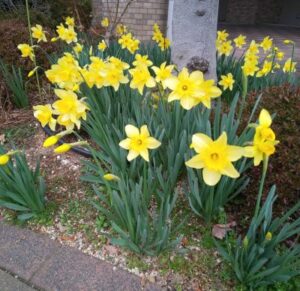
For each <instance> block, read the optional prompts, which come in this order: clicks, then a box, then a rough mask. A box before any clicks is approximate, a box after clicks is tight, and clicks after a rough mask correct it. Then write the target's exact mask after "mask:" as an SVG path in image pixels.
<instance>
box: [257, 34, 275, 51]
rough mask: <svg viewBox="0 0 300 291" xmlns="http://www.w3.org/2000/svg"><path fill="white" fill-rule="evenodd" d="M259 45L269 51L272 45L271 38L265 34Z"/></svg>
mask: <svg viewBox="0 0 300 291" xmlns="http://www.w3.org/2000/svg"><path fill="white" fill-rule="evenodd" d="M260 46H261V47H262V48H263V50H264V52H267V51H269V50H270V49H271V48H272V46H273V39H272V38H270V37H269V36H266V37H265V38H264V39H263V41H262V42H261V43H260Z"/></svg>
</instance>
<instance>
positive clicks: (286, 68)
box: [282, 58, 297, 73]
mask: <svg viewBox="0 0 300 291" xmlns="http://www.w3.org/2000/svg"><path fill="white" fill-rule="evenodd" d="M296 65H297V63H296V62H292V59H291V58H288V59H287V60H286V62H285V63H284V65H283V68H282V70H283V72H285V73H295V72H296Z"/></svg>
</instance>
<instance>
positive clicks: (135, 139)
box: [119, 124, 161, 162]
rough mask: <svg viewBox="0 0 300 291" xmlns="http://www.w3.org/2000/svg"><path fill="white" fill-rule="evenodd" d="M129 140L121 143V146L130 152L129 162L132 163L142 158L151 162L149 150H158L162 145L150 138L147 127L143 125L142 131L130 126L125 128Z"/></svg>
mask: <svg viewBox="0 0 300 291" xmlns="http://www.w3.org/2000/svg"><path fill="white" fill-rule="evenodd" d="M125 132H126V135H127V138H126V139H124V140H122V141H121V142H120V143H119V146H120V147H121V148H123V149H126V150H128V151H129V153H128V155H127V160H128V161H129V162H130V161H132V160H134V159H135V158H137V157H138V156H141V157H142V158H143V159H144V160H145V161H147V162H149V152H148V149H156V148H158V147H159V146H160V145H161V143H160V141H158V140H157V139H155V138H154V137H151V136H150V133H149V131H148V127H147V125H143V126H142V127H141V128H140V129H138V128H137V127H135V126H133V125H131V124H128V125H126V126H125Z"/></svg>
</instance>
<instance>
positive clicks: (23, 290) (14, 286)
mask: <svg viewBox="0 0 300 291" xmlns="http://www.w3.org/2000/svg"><path fill="white" fill-rule="evenodd" d="M0 290H1V291H34V290H35V289H33V288H31V287H29V286H28V285H26V284H25V283H23V282H21V281H20V280H18V279H17V278H15V277H13V276H12V275H10V274H8V273H6V272H4V271H1V270H0Z"/></svg>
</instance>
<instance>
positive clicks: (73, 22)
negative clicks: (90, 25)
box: [65, 16, 75, 26]
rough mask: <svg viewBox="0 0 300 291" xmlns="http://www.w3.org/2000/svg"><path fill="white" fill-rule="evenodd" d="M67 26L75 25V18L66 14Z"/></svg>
mask: <svg viewBox="0 0 300 291" xmlns="http://www.w3.org/2000/svg"><path fill="white" fill-rule="evenodd" d="M65 23H66V25H68V26H75V20H74V18H73V17H70V16H68V17H67V18H66V21H65Z"/></svg>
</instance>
